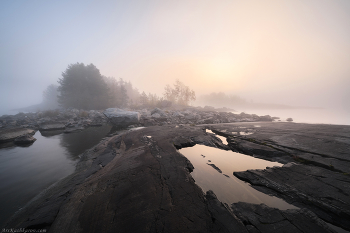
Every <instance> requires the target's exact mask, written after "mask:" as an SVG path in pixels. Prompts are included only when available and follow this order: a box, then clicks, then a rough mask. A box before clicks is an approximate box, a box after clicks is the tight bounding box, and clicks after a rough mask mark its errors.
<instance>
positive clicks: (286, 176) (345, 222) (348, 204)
mask: <svg viewBox="0 0 350 233" xmlns="http://www.w3.org/2000/svg"><path fill="white" fill-rule="evenodd" d="M234 175H235V176H236V177H238V178H239V179H241V180H244V181H247V182H249V183H251V184H252V186H253V187H254V188H256V189H258V190H260V191H264V192H267V193H268V194H274V195H275V196H279V197H281V198H283V199H285V200H287V201H289V202H292V203H293V204H294V205H296V206H300V207H307V208H309V209H311V210H312V211H313V212H315V213H316V214H317V215H318V216H320V217H321V218H322V219H324V220H326V221H327V222H330V223H332V224H334V225H338V226H341V227H343V228H344V229H350V222H349V219H350V196H349V193H350V185H349V184H350V176H349V175H347V174H343V173H338V172H333V171H330V170H327V169H324V168H322V167H315V166H308V165H302V164H301V165H295V164H290V165H289V164H288V165H287V166H283V167H273V168H267V169H265V170H248V171H245V172H234ZM262 188H263V189H262ZM269 191H270V192H269Z"/></svg>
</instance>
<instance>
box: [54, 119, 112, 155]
mask: <svg viewBox="0 0 350 233" xmlns="http://www.w3.org/2000/svg"><path fill="white" fill-rule="evenodd" d="M111 128H112V127H111V126H109V125H104V126H101V127H90V128H87V129H85V130H83V131H80V132H75V133H69V134H62V135H60V136H61V137H60V146H62V147H64V148H65V149H66V150H67V152H68V153H67V156H68V157H69V159H71V160H73V161H74V160H76V159H78V155H80V154H81V153H83V152H84V151H85V150H87V149H89V148H91V147H92V146H94V145H96V144H97V143H99V142H100V140H101V139H102V138H103V137H105V136H106V135H107V134H108V133H109V132H110V130H111Z"/></svg>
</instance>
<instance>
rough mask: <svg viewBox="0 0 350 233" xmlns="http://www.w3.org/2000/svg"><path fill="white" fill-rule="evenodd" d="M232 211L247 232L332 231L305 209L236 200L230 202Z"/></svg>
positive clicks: (295, 232)
mask: <svg viewBox="0 0 350 233" xmlns="http://www.w3.org/2000/svg"><path fill="white" fill-rule="evenodd" d="M231 207H232V210H233V213H234V214H235V215H236V216H237V217H238V218H239V219H240V220H241V221H242V222H244V224H245V225H246V227H247V229H249V232H261V233H274V232H275V233H280V232H284V233H315V232H318V233H322V232H334V233H335V231H334V230H333V229H331V228H330V227H329V226H328V225H327V224H326V223H325V222H323V221H321V220H320V219H319V218H317V216H316V215H315V214H314V213H312V212H311V211H309V210H307V209H297V210H296V209H293V210H279V209H275V208H271V207H268V206H266V205H264V204H260V205H257V204H250V203H245V202H238V203H235V204H232V206H231Z"/></svg>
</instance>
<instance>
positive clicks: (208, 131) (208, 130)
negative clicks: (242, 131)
mask: <svg viewBox="0 0 350 233" xmlns="http://www.w3.org/2000/svg"><path fill="white" fill-rule="evenodd" d="M205 132H206V133H212V134H215V136H216V137H217V138H220V140H221V141H222V144H225V145H227V140H226V138H225V137H223V136H220V135H217V134H216V133H214V132H213V131H211V130H210V129H206V130H205Z"/></svg>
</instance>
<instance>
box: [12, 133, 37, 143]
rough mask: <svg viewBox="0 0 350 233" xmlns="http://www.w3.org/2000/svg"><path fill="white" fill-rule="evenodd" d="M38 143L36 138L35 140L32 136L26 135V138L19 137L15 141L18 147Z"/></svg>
mask: <svg viewBox="0 0 350 233" xmlns="http://www.w3.org/2000/svg"><path fill="white" fill-rule="evenodd" d="M35 141H36V138H34V137H33V136H32V135H30V134H26V135H24V136H21V137H18V138H16V139H15V140H14V143H15V144H18V145H27V144H32V143H34V142H35Z"/></svg>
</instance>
